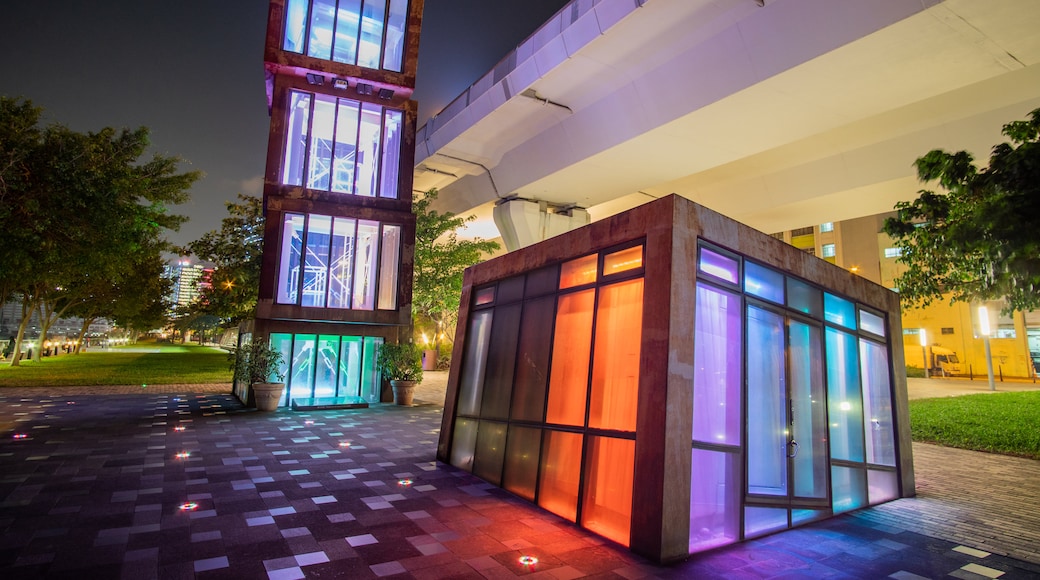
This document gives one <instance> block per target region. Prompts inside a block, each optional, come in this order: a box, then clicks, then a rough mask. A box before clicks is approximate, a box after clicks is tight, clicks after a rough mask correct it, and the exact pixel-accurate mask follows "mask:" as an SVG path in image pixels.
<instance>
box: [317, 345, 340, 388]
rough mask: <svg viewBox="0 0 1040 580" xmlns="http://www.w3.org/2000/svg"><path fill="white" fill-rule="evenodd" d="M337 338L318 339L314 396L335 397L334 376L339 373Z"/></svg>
mask: <svg viewBox="0 0 1040 580" xmlns="http://www.w3.org/2000/svg"><path fill="white" fill-rule="evenodd" d="M339 353H340V350H339V337H338V336H329V335H324V334H323V335H321V336H319V337H318V354H317V360H316V361H315V373H314V396H315V397H335V396H336V376H337V374H338V373H339Z"/></svg>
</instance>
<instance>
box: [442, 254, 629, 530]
mask: <svg viewBox="0 0 1040 580" xmlns="http://www.w3.org/2000/svg"><path fill="white" fill-rule="evenodd" d="M642 320H643V245H642V244H628V245H626V246H624V247H621V248H616V249H611V250H607V251H604V252H599V253H596V254H590V255H587V256H583V257H581V258H578V259H575V260H571V261H567V262H564V263H563V264H558V265H552V266H549V267H546V268H542V269H539V270H536V271H533V272H529V273H527V274H525V275H520V276H517V277H513V278H508V279H505V280H502V281H500V282H498V283H496V284H494V285H490V286H485V287H482V288H478V289H476V290H475V291H474V292H473V300H472V310H471V315H470V317H469V320H468V331H467V333H466V337H467V338H466V341H465V345H463V346H462V349H463V364H462V371H461V374H460V377H459V391H458V406H457V419H456V421H455V427H454V433H453V444H452V449H451V452H450V461H451V463H452V464H453V465H456V466H458V467H461V468H463V469H466V470H469V471H472V472H473V473H474V474H475V475H477V476H479V477H481V478H482V479H485V480H487V481H489V482H491V483H494V484H496V485H500V486H502V487H504V488H505V489H508V490H510V491H512V492H513V493H516V494H517V495H519V496H521V497H524V498H526V499H528V500H531V501H534V502H536V503H537V504H538V505H540V506H542V507H544V508H545V509H547V510H549V511H551V512H553V513H556V514H558V515H560V516H561V517H564V518H566V519H568V520H570V521H573V522H576V523H578V524H579V525H581V526H582V527H585V528H587V529H589V530H592V531H594V532H596V533H598V534H600V535H603V536H605V537H607V538H610V539H612V540H614V541H616V542H618V543H621V544H625V545H628V543H629V533H630V525H631V515H632V513H631V512H632V485H633V466H634V462H635V441H636V410H637V400H638V399H637V394H638V386H639V385H638V383H639V355H640V345H641V333H642Z"/></svg>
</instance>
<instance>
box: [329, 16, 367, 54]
mask: <svg viewBox="0 0 1040 580" xmlns="http://www.w3.org/2000/svg"><path fill="white" fill-rule="evenodd" d="M360 16H361V0H339V10H338V11H337V12H336V37H335V46H334V47H333V52H332V60H334V61H336V62H343V63H346V64H355V63H356V62H357V43H358V29H359V23H360V20H361V18H360Z"/></svg>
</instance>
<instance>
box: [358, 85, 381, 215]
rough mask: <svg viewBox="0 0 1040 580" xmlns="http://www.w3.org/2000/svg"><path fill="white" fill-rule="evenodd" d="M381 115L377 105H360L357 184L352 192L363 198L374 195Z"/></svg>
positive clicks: (377, 167)
mask: <svg viewBox="0 0 1040 580" xmlns="http://www.w3.org/2000/svg"><path fill="white" fill-rule="evenodd" d="M382 113H383V109H382V107H380V106H379V105H373V104H371V103H362V104H361V127H360V129H359V130H358V136H357V183H356V189H355V190H354V192H355V193H356V194H357V195H360V196H364V197H373V196H375V194H376V178H377V177H378V175H379V171H378V169H379V141H380V135H381V133H382V117H383V115H382Z"/></svg>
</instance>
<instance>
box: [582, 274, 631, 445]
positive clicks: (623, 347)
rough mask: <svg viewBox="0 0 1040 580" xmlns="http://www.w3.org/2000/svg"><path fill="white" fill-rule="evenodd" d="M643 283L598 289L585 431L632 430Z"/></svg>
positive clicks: (614, 285) (615, 285) (612, 285)
mask: <svg viewBox="0 0 1040 580" xmlns="http://www.w3.org/2000/svg"><path fill="white" fill-rule="evenodd" d="M642 328H643V279H642V278H640V279H637V280H630V281H628V282H621V283H619V284H611V285H610V286H603V287H602V288H600V295H599V306H598V307H597V308H596V350H595V355H594V360H593V363H592V394H591V396H590V399H589V427H594V428H599V429H618V430H621V431H635V430H636V404H637V402H638V395H639V343H640V339H641V337H642Z"/></svg>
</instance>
